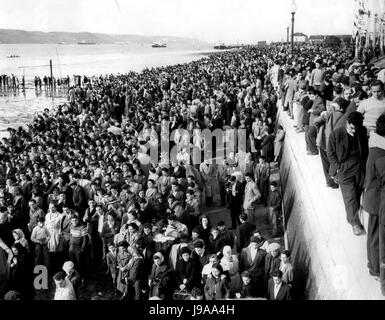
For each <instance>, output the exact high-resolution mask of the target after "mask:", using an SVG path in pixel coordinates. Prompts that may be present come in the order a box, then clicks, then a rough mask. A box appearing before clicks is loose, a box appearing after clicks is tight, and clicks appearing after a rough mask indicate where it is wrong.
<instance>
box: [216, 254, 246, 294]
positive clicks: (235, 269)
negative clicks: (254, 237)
mask: <svg viewBox="0 0 385 320" xmlns="http://www.w3.org/2000/svg"><path fill="white" fill-rule="evenodd" d="M222 253H223V258H222V259H221V263H220V264H221V266H222V268H223V272H225V273H226V274H227V275H228V277H229V281H230V282H229V289H231V290H233V291H234V292H238V290H239V288H240V287H241V285H242V279H241V276H240V274H239V262H238V258H237V256H236V255H233V254H232V250H231V248H230V246H225V247H224V248H223V251H222Z"/></svg>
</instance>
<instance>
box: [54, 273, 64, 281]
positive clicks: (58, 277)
mask: <svg viewBox="0 0 385 320" xmlns="http://www.w3.org/2000/svg"><path fill="white" fill-rule="evenodd" d="M66 276H67V275H66V273H65V272H64V271H59V272H57V273H55V275H54V276H53V279H54V280H55V281H62V280H64V279H65V277H66Z"/></svg>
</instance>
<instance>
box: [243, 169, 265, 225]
mask: <svg viewBox="0 0 385 320" xmlns="http://www.w3.org/2000/svg"><path fill="white" fill-rule="evenodd" d="M252 176H253V175H252V174H251V173H247V174H246V176H245V178H246V186H245V198H244V200H243V209H244V210H245V213H246V214H247V216H248V217H249V222H250V223H251V224H255V209H256V207H257V204H256V202H257V201H258V200H259V199H261V192H260V191H259V189H258V187H257V185H256V184H255V182H254V181H253V179H252Z"/></svg>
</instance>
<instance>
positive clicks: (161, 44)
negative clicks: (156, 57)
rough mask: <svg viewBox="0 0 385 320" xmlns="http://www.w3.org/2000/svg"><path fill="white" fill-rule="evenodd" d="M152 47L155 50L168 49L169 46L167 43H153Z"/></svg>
mask: <svg viewBox="0 0 385 320" xmlns="http://www.w3.org/2000/svg"><path fill="white" fill-rule="evenodd" d="M151 46H152V47H153V48H167V44H166V43H165V42H153V43H152V45H151Z"/></svg>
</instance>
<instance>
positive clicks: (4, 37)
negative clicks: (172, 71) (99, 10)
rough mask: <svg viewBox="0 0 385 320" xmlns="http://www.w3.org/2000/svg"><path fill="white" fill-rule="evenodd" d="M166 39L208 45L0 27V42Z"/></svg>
mask: <svg viewBox="0 0 385 320" xmlns="http://www.w3.org/2000/svg"><path fill="white" fill-rule="evenodd" d="M163 40H165V41H167V42H174V43H178V44H189V45H191V44H194V45H196V46H200V47H202V46H208V45H209V44H208V43H206V42H204V41H200V40H198V39H192V38H181V37H170V36H140V35H128V34H126V35H123V34H122V35H114V34H104V33H89V32H80V33H73V32H41V31H25V30H13V29H0V43H7V44H15V43H41V44H43V43H67V44H69V43H78V42H81V41H87V42H95V43H118V42H120V43H122V42H123V43H138V44H141V43H143V44H146V43H152V42H155V41H163Z"/></svg>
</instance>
